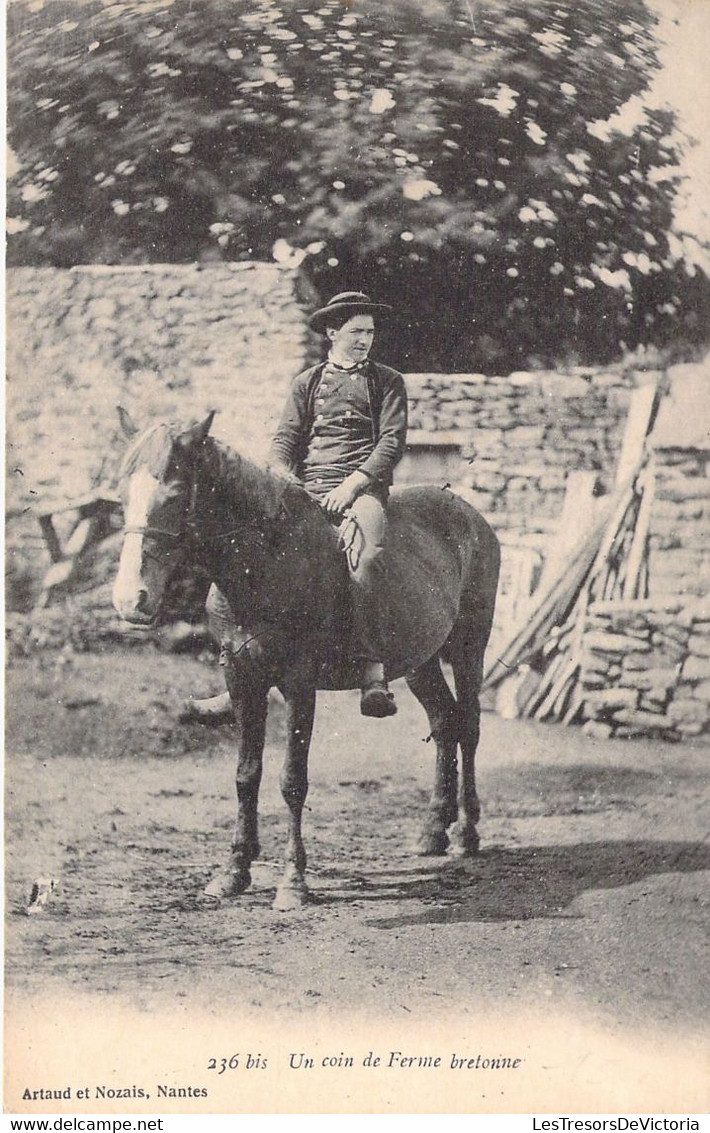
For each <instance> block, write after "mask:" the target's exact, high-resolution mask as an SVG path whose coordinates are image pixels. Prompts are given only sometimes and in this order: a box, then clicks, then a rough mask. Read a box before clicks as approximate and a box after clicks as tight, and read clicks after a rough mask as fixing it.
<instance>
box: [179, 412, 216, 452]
mask: <svg viewBox="0 0 710 1133" xmlns="http://www.w3.org/2000/svg"><path fill="white" fill-rule="evenodd" d="M216 412H217V410H216V409H212V410H210V412H209V413H208V414H207V416H206V417H205V419H204V421H200V423H199V424H198V425H191V426H190V428H189V429H186V430H185V432H184V433H181V434H180V436H179V437H178V444H179V445H180V447H181V448H184V449H189V448H197V447H198V446H199V445H201V444H203V443H204V442H205V440H206V439H207V434H208V433H209V431H210V429H211V428H212V422H213V421H214V419H215V414H216Z"/></svg>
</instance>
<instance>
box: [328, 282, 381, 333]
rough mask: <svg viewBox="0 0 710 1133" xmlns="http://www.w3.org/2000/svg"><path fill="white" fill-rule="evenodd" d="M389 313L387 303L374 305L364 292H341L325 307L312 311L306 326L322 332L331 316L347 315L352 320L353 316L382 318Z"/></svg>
mask: <svg viewBox="0 0 710 1133" xmlns="http://www.w3.org/2000/svg"><path fill="white" fill-rule="evenodd" d="M391 312H392V308H391V307H390V306H388V305H387V303H374V302H373V301H372V299H371V298H370V296H369V295H366V294H365V292H364V291H341V292H340V294H339V295H334V296H333V298H332V299H330V300H329V301H328V302H327V303H326V305H325V307H321V308H320V309H319V310H317V311H314V313H313V314H312V315H311V317H310V319H309V320H308V325H309V326H310V327H312V329H313V330H317V331H324V330H325V328H326V326H327V325H328V319H329V318H330V316H331V315H336V314H337V315H347V316H348V318H352V316H353V315H375V316H377V315H379V316H380V317H382V316H384V315H387V314H391Z"/></svg>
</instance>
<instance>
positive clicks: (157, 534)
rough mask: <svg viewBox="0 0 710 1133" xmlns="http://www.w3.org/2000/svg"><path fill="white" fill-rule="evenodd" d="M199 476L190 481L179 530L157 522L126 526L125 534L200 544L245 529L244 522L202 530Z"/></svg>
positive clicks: (150, 556)
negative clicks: (173, 529) (199, 515)
mask: <svg viewBox="0 0 710 1133" xmlns="http://www.w3.org/2000/svg"><path fill="white" fill-rule="evenodd" d="M197 491H198V486H197V477H196V476H195V477H193V479H192V481H191V483H190V490H189V501H188V505H187V508H186V509H185V519H184V522H183V524H182V526H181V527H180V528H179V530H177V531H171V530H168V529H167V528H165V527H158V526H157V525H155V524H151V523H146V524H145V525H143V526H140V527H138V526H134V527H124V528H123V534H124V535H147V536H148V537H149V538H154V539H156V538H157V539H168V540H171V541H173V542H174V543H178V542H180V541H182V542H191V543H193V544H200V543H206V542H211V541H213V540H219V539H229V538H231V537H232V536H233V535H238V534H239V532H240V531H241V530H242V529H243V526H244V525H243V524H240V525H239V526H238V527H231V528H230V529H229V530H228V531H216V532H211V533H210V532H205V531H202V530H200V528H199V523H198V520H197V518H196V516H197ZM148 557H149V558H155V557H156V556H155V555H150V553H149V552H148Z"/></svg>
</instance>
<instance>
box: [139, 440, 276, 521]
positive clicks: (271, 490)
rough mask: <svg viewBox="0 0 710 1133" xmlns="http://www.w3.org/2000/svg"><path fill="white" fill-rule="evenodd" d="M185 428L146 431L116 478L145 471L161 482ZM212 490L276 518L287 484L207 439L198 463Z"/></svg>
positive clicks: (273, 472)
mask: <svg viewBox="0 0 710 1133" xmlns="http://www.w3.org/2000/svg"><path fill="white" fill-rule="evenodd" d="M184 431H185V426H184V425H179V424H175V423H171V424H167V423H165V422H160V423H158V424H155V425H151V426H150V427H149V428H147V429H145V430H144V432H142V433H141V434H140V435H139V436H138V437H137V438H136V439H135V441H134V442H133V444H132V445H131V447H130V448H129V450H128V452H127V453H126V455H125V456H124V458H123V461H122V463H121V468H120V473H119V477H120V478H121V479H122V478H123V477H126V476H131V475H133V473H134V472H135V471H136V470H137V469H138V468H145V470H146V471H147V472H149V473H150V475H151V476H155V477H156V478H157V479H162V478H163V477H164V476H165V473H166V472H167V469H168V465H169V463H170V457H171V454H172V452H173V446H174V444H175V441H176V440H177V439H178V437H179V436H180V435H181V434H182V433H184ZM198 467H199V468H202V470H203V471H204V473H205V474H206V476H207V477H208V479H209V480H210V481H211V484H212V486H213V487H214V488H217V489H218V490H219V491H220V492H222V493H223V494H224V496H225V497H226V498H229V499H231V500H234V501H236V500H239V501H241V502H242V503H243V505H244V506H245V507H246V509H247V510H248V511H249V512H250V513H251V514H252V515H253V516H254V517H255V518H257V517H259V516H263V517H265V518H267V519H275V518H276V517H277V516H278V515H279V514H280V512H281V508H282V504H283V497H284V493H285V492H286V491H287V489H288V488H289V481H288V480H287V479H286V478H285V477H284V476H281V475H279V474H278V473H277V472H275V471H273V470H272V469H270V468H263V467H261V466H259V465H258V464H256V463H255V462H254V461H252V460H249V459H247V457H245V456H242V455H241V454H240V453H238V452H236V451H235V450H234V449H232V448H230V447H229V446H228V445H226V444H225V443H224V442H222V441H218V440H216V439H215V438H214V437H209V436H208V437H207V438H206V440H205V443H204V446H203V450H202V453H201V455H200V459H199V462H198Z"/></svg>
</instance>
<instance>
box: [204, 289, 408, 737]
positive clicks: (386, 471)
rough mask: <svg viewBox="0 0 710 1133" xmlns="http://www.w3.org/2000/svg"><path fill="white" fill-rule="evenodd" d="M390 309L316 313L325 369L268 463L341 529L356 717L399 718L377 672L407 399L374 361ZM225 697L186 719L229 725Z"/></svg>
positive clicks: (309, 376)
mask: <svg viewBox="0 0 710 1133" xmlns="http://www.w3.org/2000/svg"><path fill="white" fill-rule="evenodd" d="M389 311H391V308H390V307H388V306H386V305H385V304H382V303H375V302H373V301H372V300H371V299H370V297H369V296H368V295H365V294H364V293H363V292H360V291H345V292H342V293H340V294H338V295H334V296H333V298H332V299H331V300H330V301H329V302H328V303H327V304H326V305H325V307H321V308H320V309H319V310H317V311H316V312H315V313H314V314H313V315H312V316H311V318H310V326H311V327H312V328H313V330H316V331H319V332H321V333H323V334H324V335H325V336H326V339H327V340H328V343H329V352H328V356H327V358H326V360H325V361H324V362H321V363H319V364H318V365H316V366H311V367H310V368H309V369H307V370H304V371H303V372H302V373H300V374H298V375H297V377H296V378H295V379H294V381H293V383H292V385H291V388H290V391H289V394H288V397H287V400H286V404H285V407H284V410H283V413H282V415H281V420H280V422H279V425H278V428H277V430H276V433H275V435H274V438H273V441H272V444H271V450H270V463H271V466H272V467H273V468H274V470H275V471H277V472H279V473H281V474H283V475H285V476H287V477H289V478H292V479H294V480H297V481H298V482H299V483H301V484H302V485H303V487H304V488H305V489H306V491H307V492H308V493H309V494H310V495H311V496H313V497H314V499H316V500H317V501H318V503H319V504H320V505H321V507H322V508H323V510H324V512H325V514H326V516H327V517H328V518H329V519H330V520H331V522H332V523H334V524H336V525H338V526H339V527H340V532H341V538H342V541H343V543H344V545H345V547H346V548H347V560H348V567H349V572H350V579H351V598H352V616H353V631H354V633H353V639H354V643H355V646H354V648H355V653H356V657H357V660H358V662H359V665H360V670H361V688H362V691H361V699H360V711H361V712H362V714H363V715H364V716H375V717H380V718H381V717H386V716H393V715H394V714H395V713H396V711H397V706H396V704H395V702H394V697H393V695H392V693H391V692H390V690H389V688H388V685H387V680H386V675H385V671H384V665H383V657H384V656H385V648H384V644H383V641H382V625H383V618H382V610H381V601H380V597H381V593H382V585H381V576H380V571H381V569H382V568H381V557H382V552H383V549H384V539H385V531H386V525H387V518H386V508H387V500H388V495H389V489H390V487H391V485H392V479H393V473H394V468H395V466H396V465H397V463H398V462H399V461H400V460H401V458H402V455H403V453H404V447H405V440H406V433H407V393H406V389H405V385H404V379H403V378H402V375H401V374H400V373H398V372H397V371H396V370H392V369H390V367H389V366H383V365H382V364H381V363H379V362H375V361H373V360H372V359H371V358H370V356H369V355H370V350H371V347H372V343H373V340H374V336H375V326H376V319H377V320H379V319H380V318H381V317H382V316H383V315H385V314H386V313H387V312H389ZM208 610H209V612H210V616H211V618H212V620H213V623H214V624H215V625H217V626H220V625H221V626H223V627H224V628H225V629H226V627H227V626H228V625H229V621H230V612H229V608H228V606H227V603H226V601H225V599H224V598H223V597H222V595H221V594H220V593H219V591H218V590H216V588H215V587H213V588H212V590H211V592H210V596H209V598H208ZM230 714H231V704H230V701H229V696H228V694H223V695H222V696H219V697H212V698H210V699H208V700H196V701H189V702H188V711H187V715H188V718H192V719H197V720H202V721H203V722H209V721H214V720H218V719H222V718H225V717H228V716H229V715H230Z"/></svg>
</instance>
